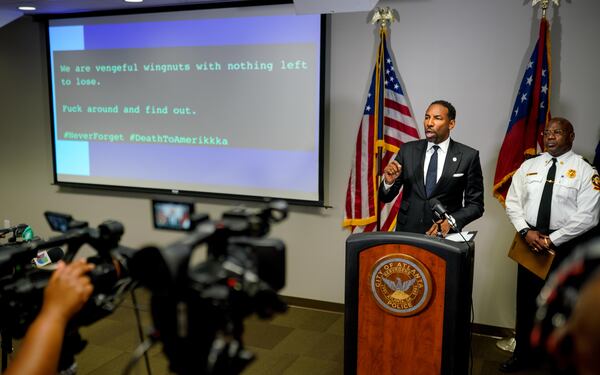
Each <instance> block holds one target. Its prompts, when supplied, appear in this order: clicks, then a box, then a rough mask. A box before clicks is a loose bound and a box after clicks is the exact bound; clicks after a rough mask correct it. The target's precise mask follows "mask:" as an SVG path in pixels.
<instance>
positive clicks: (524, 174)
mask: <svg viewBox="0 0 600 375" xmlns="http://www.w3.org/2000/svg"><path fill="white" fill-rule="evenodd" d="M543 139H544V148H545V149H546V152H544V153H542V154H540V155H539V156H537V157H535V158H531V159H529V160H526V161H525V162H523V164H522V165H521V166H520V167H519V169H518V170H517V171H516V172H515V174H514V175H513V177H512V184H511V186H510V188H509V190H508V194H507V196H506V213H507V215H508V217H509V219H510V221H511V222H512V224H513V226H514V227H515V229H516V230H517V231H518V232H519V234H520V235H521V236H522V237H523V239H524V240H525V241H526V242H527V244H528V245H529V247H530V249H531V251H534V252H538V251H547V250H554V251H555V253H556V256H555V258H554V261H553V263H552V266H551V269H554V268H556V267H557V266H558V264H559V263H560V261H561V260H563V259H564V258H565V257H566V256H567V255H568V253H569V252H570V250H571V249H573V247H574V246H575V245H576V243H577V242H581V241H582V240H583V239H584V238H585V233H586V232H588V231H589V230H590V229H592V228H593V227H595V226H596V225H597V224H598V218H599V215H600V177H599V176H598V172H597V171H596V170H595V169H594V168H593V167H592V166H591V165H590V164H589V163H588V162H587V161H586V160H585V159H583V157H582V156H580V155H577V154H576V153H574V152H573V151H571V148H572V146H573V140H574V139H575V132H574V131H573V125H571V123H570V122H569V120H567V119H564V118H560V117H555V118H553V119H552V120H550V122H549V123H548V125H547V127H546V129H545V130H544V132H543ZM543 284H544V280H542V279H540V278H539V277H537V276H536V275H534V274H533V273H531V272H530V271H528V270H527V269H526V268H524V267H522V266H521V265H519V269H518V274H517V324H516V339H517V346H516V348H515V351H514V353H513V356H512V357H511V358H510V359H509V360H508V361H506V362H504V363H503V364H502V365H501V366H500V371H502V372H515V371H519V370H521V369H524V368H527V367H531V366H535V365H537V364H538V363H537V362H538V360H537V359H536V356H535V353H533V352H532V349H531V346H530V344H529V335H530V332H531V329H532V324H533V318H534V314H535V309H536V304H535V299H536V297H537V295H538V294H539V292H540V290H541V288H542V286H543Z"/></svg>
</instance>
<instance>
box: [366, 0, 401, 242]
mask: <svg viewBox="0 0 600 375" xmlns="http://www.w3.org/2000/svg"><path fill="white" fill-rule="evenodd" d="M395 20H396V17H395V15H394V11H392V10H391V9H390V8H389V7H385V8H375V10H374V13H373V15H372V17H371V24H375V23H378V24H379V48H378V53H377V62H376V65H375V66H376V69H377V73H376V75H377V80H376V84H375V101H376V105H375V113H374V119H375V124H376V128H377V137H376V139H377V140H378V142H376V150H375V153H376V155H377V168H376V169H377V173H376V175H375V177H374V178H375V182H376V183H375V184H374V186H378V185H379V183H380V182H381V175H382V173H381V170H382V168H381V157H382V150H383V147H382V146H381V142H379V141H380V140H381V137H382V136H383V134H382V133H383V104H384V103H383V100H382V99H383V97H384V95H383V91H382V90H383V89H384V88H383V80H384V74H383V73H382V69H383V66H384V65H385V61H384V50H383V45H384V43H385V40H386V38H387V26H388V24H391V23H392V22H394V21H395ZM375 194H377V193H375ZM375 207H376V212H377V231H379V230H380V229H381V221H380V219H381V215H380V205H379V202H378V201H376V202H375Z"/></svg>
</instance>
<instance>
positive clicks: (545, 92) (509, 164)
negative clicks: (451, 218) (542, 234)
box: [494, 18, 552, 205]
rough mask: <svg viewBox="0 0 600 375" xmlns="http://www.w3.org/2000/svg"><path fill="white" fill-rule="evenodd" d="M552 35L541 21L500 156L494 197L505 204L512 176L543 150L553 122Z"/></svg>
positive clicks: (495, 178) (546, 25)
mask: <svg viewBox="0 0 600 375" xmlns="http://www.w3.org/2000/svg"><path fill="white" fill-rule="evenodd" d="M551 72H552V69H551V63H550V33H549V32H548V21H547V20H546V19H545V18H542V20H541V21H540V34H539V37H538V40H537V43H536V45H535V49H534V50H533V53H532V54H531V58H530V59H529V62H528V63H527V67H526V69H525V74H524V75H523V79H522V80H521V86H520V87H519V92H518V93H517V98H516V100H515V105H514V107H513V111H512V113H511V116H510V121H509V123H508V129H507V130H506V135H505V136H504V141H503V142H502V147H501V148H500V153H499V154H498V162H497V164H496V175H495V176H494V196H495V197H496V198H497V199H498V200H499V201H500V203H502V204H503V205H504V201H505V199H506V193H507V192H508V188H509V187H510V183H511V181H512V175H513V174H514V173H515V171H516V170H517V169H518V168H519V166H520V165H521V163H523V161H524V160H525V156H526V155H535V154H536V153H537V151H538V150H539V149H541V148H542V136H541V133H542V131H543V130H544V128H545V127H546V123H547V122H548V121H549V120H550V83H551V77H550V76H551Z"/></svg>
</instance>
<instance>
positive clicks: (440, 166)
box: [382, 137, 450, 190]
mask: <svg viewBox="0 0 600 375" xmlns="http://www.w3.org/2000/svg"><path fill="white" fill-rule="evenodd" d="M435 145H436V144H435V143H433V142H427V150H426V151H425V163H424V164H423V185H425V184H426V181H425V180H426V179H427V168H428V167H429V161H430V160H431V155H433V146H435ZM437 146H439V147H440V148H439V149H438V151H437V153H438V163H437V176H436V179H435V181H436V182H437V181H439V180H440V177H442V172H443V171H444V163H445V162H446V155H447V154H448V147H450V137H448V138H446V140H445V141H443V142H441V143H438V144H437ZM382 182H383V187H384V188H385V189H386V190H388V189H389V188H390V187H392V185H393V184H388V183H387V182H385V178H384V177H383V176H382Z"/></svg>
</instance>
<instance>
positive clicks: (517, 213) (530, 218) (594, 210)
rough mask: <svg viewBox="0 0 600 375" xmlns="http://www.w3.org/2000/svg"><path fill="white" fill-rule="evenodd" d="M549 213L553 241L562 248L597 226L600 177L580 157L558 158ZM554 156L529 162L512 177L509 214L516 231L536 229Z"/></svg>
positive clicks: (564, 156) (508, 200)
mask: <svg viewBox="0 0 600 375" xmlns="http://www.w3.org/2000/svg"><path fill="white" fill-rule="evenodd" d="M556 159H557V162H556V177H555V181H554V188H553V190H552V208H551V211H550V230H551V231H554V232H553V233H552V234H550V236H549V237H550V240H551V241H552V243H553V244H554V245H555V246H559V245H561V244H563V243H565V242H567V241H569V240H571V239H573V238H575V237H577V236H579V235H580V234H583V233H584V232H586V231H588V230H589V229H591V228H593V227H594V226H596V225H597V224H598V218H599V216H600V177H598V172H596V170H595V169H594V168H593V167H592V166H591V165H590V164H588V163H587V162H586V161H585V160H584V159H583V158H582V157H581V156H580V155H577V154H575V153H574V152H573V151H568V152H566V153H564V154H563V155H561V156H559V157H557V158H556ZM551 165H552V155H550V154H548V153H547V152H544V153H543V154H541V155H539V156H538V157H535V158H532V159H529V160H526V161H525V162H523V164H521V167H519V169H518V170H517V171H516V172H515V174H514V175H513V177H512V183H511V185H510V188H509V190H508V194H507V196H506V213H507V215H508V217H509V219H510V221H511V222H512V224H513V225H514V227H515V229H516V230H517V231H520V230H521V229H524V228H529V224H531V225H535V224H536V220H537V214H538V210H539V205H540V200H541V197H542V191H543V190H544V185H545V183H546V175H547V174H548V169H550V166H551Z"/></svg>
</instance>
